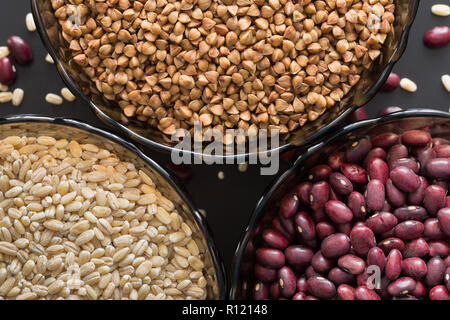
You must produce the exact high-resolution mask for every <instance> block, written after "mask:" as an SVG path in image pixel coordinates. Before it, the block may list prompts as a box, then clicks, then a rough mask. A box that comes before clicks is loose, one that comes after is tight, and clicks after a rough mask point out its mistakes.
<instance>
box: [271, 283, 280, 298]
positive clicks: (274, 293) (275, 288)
mask: <svg viewBox="0 0 450 320" xmlns="http://www.w3.org/2000/svg"><path fill="white" fill-rule="evenodd" d="M269 296H270V299H272V300H277V299H278V298H279V297H280V284H279V283H278V282H277V281H275V282H273V283H272V284H271V285H270V288H269Z"/></svg>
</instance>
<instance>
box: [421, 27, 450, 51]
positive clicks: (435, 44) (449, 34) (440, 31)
mask: <svg viewBox="0 0 450 320" xmlns="http://www.w3.org/2000/svg"><path fill="white" fill-rule="evenodd" d="M423 41H424V42H425V44H426V45H427V46H428V47H430V48H439V47H443V46H445V45H446V44H448V43H449V42H450V28H449V27H447V26H437V27H434V28H433V29H431V30H429V31H427V32H426V33H425V36H424V38H423Z"/></svg>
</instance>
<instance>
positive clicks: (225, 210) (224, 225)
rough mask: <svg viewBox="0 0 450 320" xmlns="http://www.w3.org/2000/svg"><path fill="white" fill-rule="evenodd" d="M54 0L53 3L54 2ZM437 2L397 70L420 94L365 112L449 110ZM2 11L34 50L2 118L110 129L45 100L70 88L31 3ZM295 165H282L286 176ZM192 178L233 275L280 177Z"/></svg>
mask: <svg viewBox="0 0 450 320" xmlns="http://www.w3.org/2000/svg"><path fill="white" fill-rule="evenodd" d="M49 1H50V0H49ZM435 3H446V4H450V1H449V0H432V1H430V0H424V1H421V4H420V9H419V12H418V14H417V18H416V21H415V23H414V26H413V28H412V30H411V34H410V40H409V44H408V48H407V50H406V53H405V54H404V56H403V57H402V59H401V60H400V62H399V63H398V64H397V65H396V66H395V68H394V71H395V72H396V73H398V74H399V75H400V77H408V78H410V79H412V80H414V81H415V82H416V83H417V85H418V91H417V92H415V93H409V92H406V91H403V90H401V89H400V88H399V89H397V90H396V91H395V92H391V93H379V94H378V95H377V96H376V97H375V98H374V99H373V100H372V101H371V102H370V103H369V104H368V105H367V106H366V107H365V108H366V110H367V113H368V114H369V116H376V115H377V114H378V113H379V112H380V110H382V109H383V108H385V107H387V106H392V105H396V106H401V107H403V108H408V107H409V108H413V107H414V108H434V109H441V110H445V111H448V110H449V107H450V93H448V92H447V91H445V89H444V88H443V86H442V84H441V80H440V77H441V75H442V74H444V73H450V46H449V45H447V47H445V48H440V49H428V48H426V47H425V46H424V45H423V42H422V39H423V35H424V33H425V32H426V31H428V30H429V29H431V28H433V27H434V26H436V25H449V24H450V23H449V22H450V17H446V18H445V17H437V16H434V15H432V14H431V11H430V8H431V5H432V4H435ZM2 4H3V9H2V10H1V11H0V45H5V43H6V40H7V38H8V37H9V36H11V35H13V34H15V35H19V36H21V37H23V38H24V39H25V40H26V41H27V42H28V43H29V44H30V46H31V48H32V50H33V55H34V61H33V63H32V64H31V66H26V67H21V66H18V67H17V69H18V70H17V71H18V79H17V81H16V83H15V84H14V86H13V87H12V88H11V89H13V88H16V87H19V88H22V89H24V90H25V99H24V102H23V104H22V105H21V106H20V107H13V106H12V105H11V104H3V105H0V116H2V117H3V116H7V115H12V114H41V115H46V116H53V117H64V118H75V119H78V120H81V121H83V122H86V123H89V124H91V125H94V126H97V127H100V128H106V127H105V125H103V124H102V123H101V122H100V121H99V120H97V119H96V117H95V115H94V114H93V113H92V112H91V111H90V109H89V108H88V107H87V106H85V105H83V104H82V103H80V102H72V103H68V102H65V103H64V104H63V105H62V106H53V105H50V104H48V103H47V102H46V101H45V95H46V94H47V93H49V92H53V93H57V94H60V90H61V88H62V87H64V84H63V82H62V80H60V77H59V75H58V74H57V71H56V68H55V66H54V65H52V64H49V63H47V62H46V61H45V56H46V52H45V49H44V47H43V45H42V44H41V40H40V38H39V36H38V34H37V33H36V32H33V33H32V32H28V31H27V29H26V26H25V15H26V14H27V13H28V12H30V5H29V2H28V0H7V1H5V0H2ZM147 154H148V155H149V156H150V157H152V158H153V159H154V160H156V161H158V162H159V163H160V164H163V165H164V164H166V163H167V162H168V161H169V156H168V155H164V154H161V153H159V152H156V151H154V150H147ZM288 165H289V163H282V166H281V168H280V173H282V172H283V171H284V170H285V169H286V168H287V167H288ZM191 169H192V171H193V173H192V179H191V180H190V181H189V182H188V183H187V185H186V187H187V189H188V190H189V193H190V194H191V196H192V197H193V199H194V202H195V203H196V205H197V206H198V207H199V208H202V209H205V210H206V211H207V217H208V221H209V225H210V227H211V229H212V232H213V236H214V238H215V242H216V245H217V247H218V249H219V251H220V253H221V255H222V258H223V260H224V263H225V266H226V268H227V271H228V272H229V270H230V266H231V262H232V258H233V256H234V251H235V249H236V246H237V244H238V242H239V240H240V238H241V236H242V235H243V233H244V231H245V228H246V226H247V224H248V221H249V218H250V216H251V214H252V211H253V210H254V208H255V205H256V202H257V201H258V200H259V199H260V197H261V196H262V194H263V193H264V190H265V189H266V188H267V187H268V186H269V185H270V183H271V182H273V180H274V179H275V177H273V176H260V175H259V168H258V167H257V166H249V169H248V171H247V172H244V173H242V172H239V171H238V168H237V165H234V166H232V165H229V166H217V165H215V166H206V165H201V166H199V165H197V166H192V168H191ZM219 171H224V172H225V179H224V180H219V179H218V177H217V174H218V172H219Z"/></svg>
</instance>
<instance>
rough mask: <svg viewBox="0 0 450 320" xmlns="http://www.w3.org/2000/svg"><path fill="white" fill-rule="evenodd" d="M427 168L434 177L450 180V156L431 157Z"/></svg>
mask: <svg viewBox="0 0 450 320" xmlns="http://www.w3.org/2000/svg"><path fill="white" fill-rule="evenodd" d="M425 170H426V172H427V173H428V175H429V176H430V177H432V178H438V179H446V180H450V158H435V159H431V160H430V161H428V162H427V164H426V169H425Z"/></svg>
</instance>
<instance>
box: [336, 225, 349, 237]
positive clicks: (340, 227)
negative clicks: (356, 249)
mask: <svg viewBox="0 0 450 320" xmlns="http://www.w3.org/2000/svg"><path fill="white" fill-rule="evenodd" d="M336 230H337V231H338V232H339V233H343V234H345V235H347V236H349V237H350V232H351V231H352V224H351V223H341V224H338V225H336Z"/></svg>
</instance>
